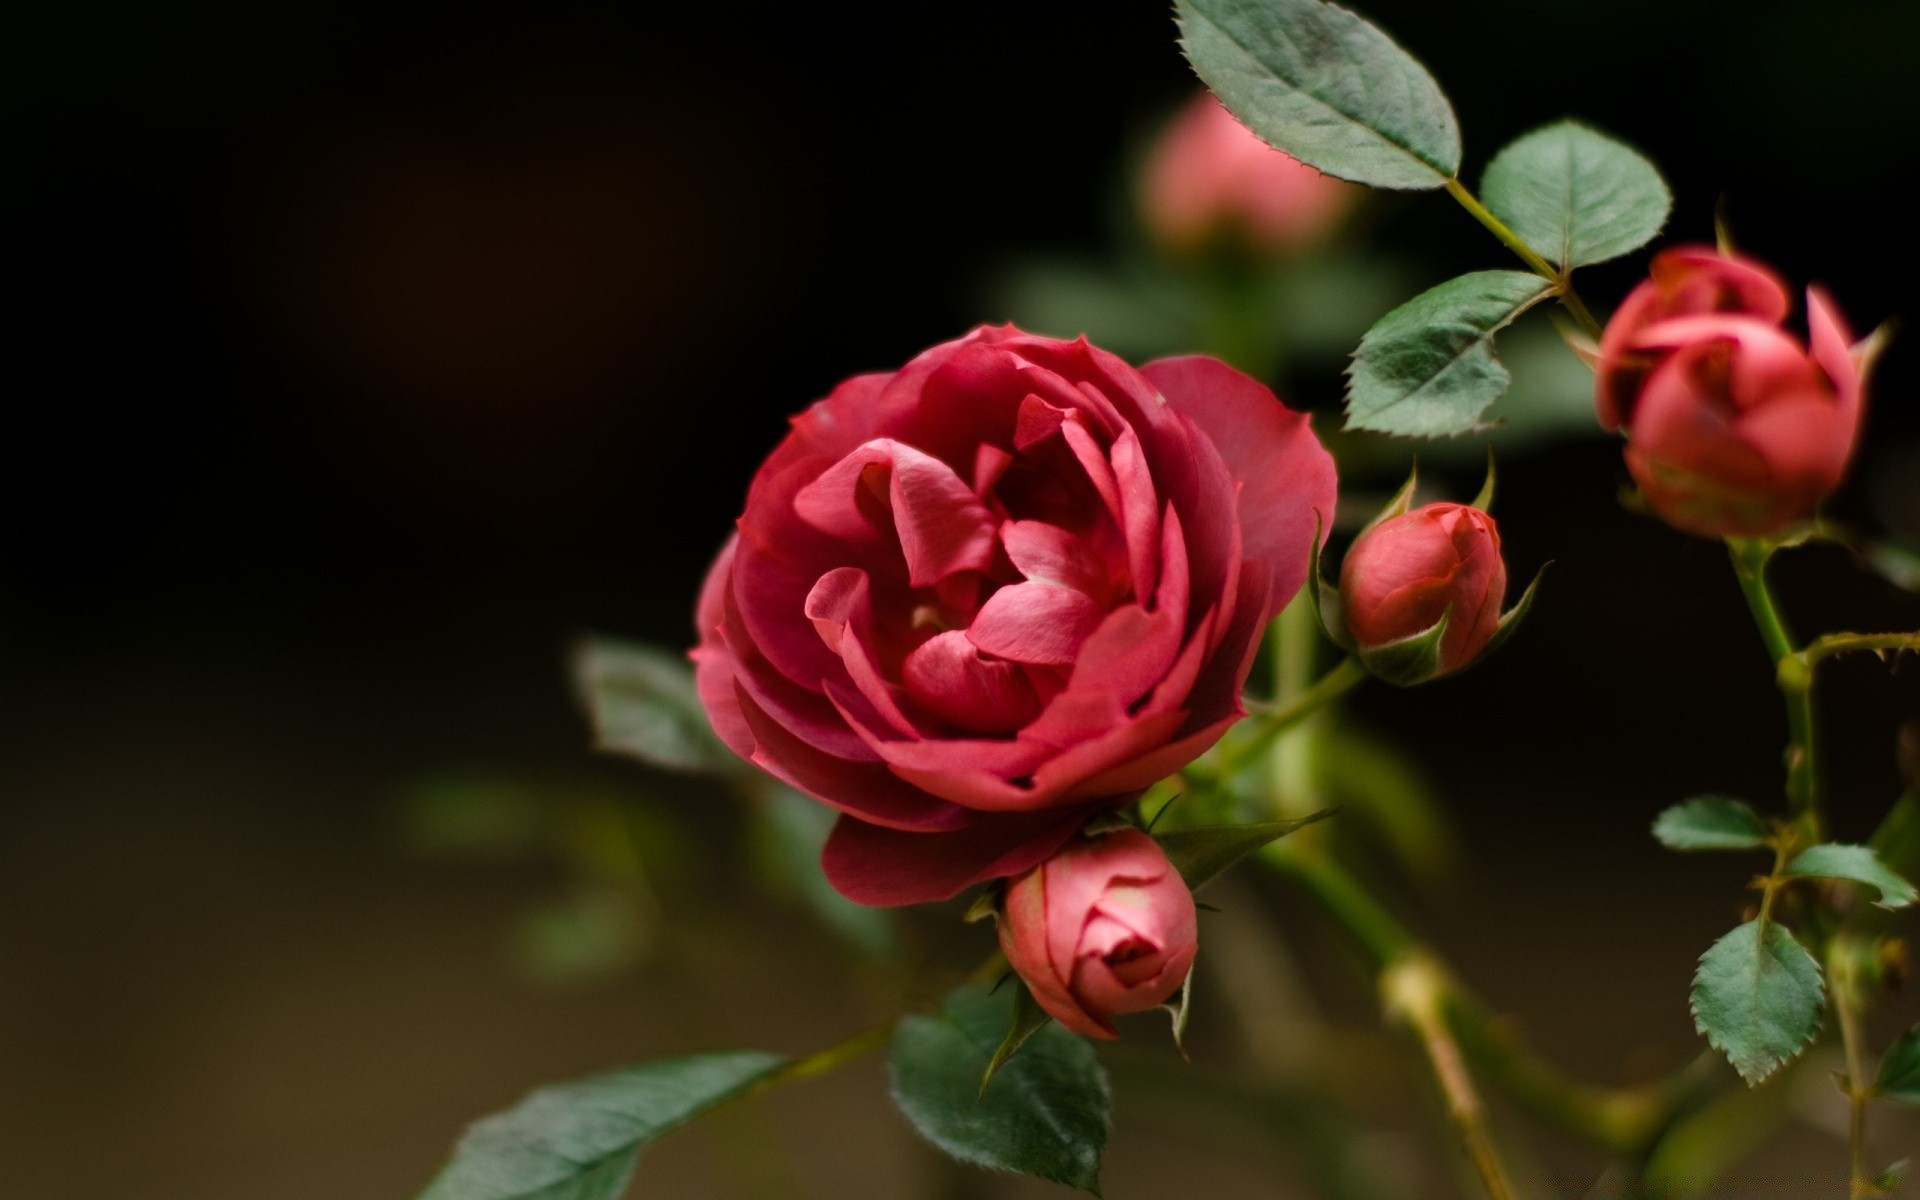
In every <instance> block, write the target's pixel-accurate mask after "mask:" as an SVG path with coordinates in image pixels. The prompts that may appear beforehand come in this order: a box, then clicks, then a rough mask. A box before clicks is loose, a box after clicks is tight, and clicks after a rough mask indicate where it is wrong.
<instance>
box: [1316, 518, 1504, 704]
mask: <svg viewBox="0 0 1920 1200" xmlns="http://www.w3.org/2000/svg"><path fill="white" fill-rule="evenodd" d="M1506 592H1507V564H1506V562H1505V561H1504V560H1502V558H1501V557H1500V530H1499V528H1498V527H1497V526H1495V524H1494V522H1493V518H1492V517H1491V516H1489V515H1488V514H1487V513H1485V512H1483V511H1481V510H1480V509H1477V508H1472V507H1470V506H1468V505H1465V504H1448V503H1439V504H1426V505H1422V506H1421V507H1419V508H1416V509H1413V510H1411V511H1409V512H1404V513H1401V514H1399V515H1398V516H1390V517H1388V518H1386V519H1385V520H1383V521H1381V522H1380V523H1379V524H1377V525H1374V526H1372V527H1371V528H1369V529H1368V530H1367V531H1366V532H1364V533H1362V534H1361V535H1360V536H1359V538H1357V539H1356V540H1355V541H1354V543H1353V548H1352V549H1350V550H1349V551H1347V558H1346V561H1345V562H1344V563H1342V564H1341V567H1340V612H1341V616H1342V618H1343V619H1344V620H1345V622H1346V630H1347V633H1348V635H1349V637H1350V638H1351V640H1352V643H1353V647H1354V651H1355V653H1357V654H1358V655H1359V656H1360V659H1361V661H1362V662H1364V663H1365V664H1366V665H1367V667H1368V668H1369V669H1370V670H1372V671H1373V672H1374V673H1375V674H1377V675H1380V676H1381V677H1382V678H1384V679H1386V680H1388V681H1389V682H1391V683H1398V684H1403V685H1406V684H1414V683H1424V682H1426V681H1427V680H1429V679H1434V678H1437V677H1439V676H1441V675H1445V674H1448V673H1449V672H1452V671H1457V670H1459V669H1460V668H1461V667H1464V666H1466V665H1467V664H1468V663H1470V662H1472V661H1473V660H1474V658H1475V657H1477V656H1478V655H1479V654H1480V653H1481V651H1483V650H1485V649H1486V647H1487V644H1488V643H1489V642H1491V641H1492V640H1493V638H1494V636H1495V634H1496V633H1498V632H1499V630H1500V627H1501V622H1502V618H1501V615H1500V604H1501V601H1502V599H1503V598H1504V597H1505V595H1506ZM1442 620H1445V622H1446V627H1445V629H1440V630H1439V631H1438V634H1437V636H1436V632H1435V631H1436V629H1438V627H1439V625H1440V623H1441V621H1442Z"/></svg>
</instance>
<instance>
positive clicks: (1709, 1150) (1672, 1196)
mask: <svg viewBox="0 0 1920 1200" xmlns="http://www.w3.org/2000/svg"><path fill="white" fill-rule="evenodd" d="M1811 1066H1812V1064H1811V1063H1809V1062H1807V1061H1804V1060H1803V1061H1801V1062H1795V1063H1789V1064H1787V1066H1786V1067H1785V1068H1783V1069H1782V1070H1781V1072H1780V1074H1779V1075H1778V1076H1776V1077H1775V1078H1774V1081H1773V1084H1772V1086H1771V1087H1763V1088H1730V1089H1721V1090H1720V1092H1719V1094H1718V1095H1715V1096H1713V1097H1712V1098H1711V1099H1709V1100H1707V1101H1706V1102H1705V1103H1704V1104H1702V1105H1701V1106H1700V1107H1699V1108H1697V1109H1695V1110H1693V1111H1692V1112H1688V1113H1685V1114H1684V1115H1682V1116H1681V1117H1680V1118H1679V1120H1677V1121H1675V1122H1674V1124H1673V1126H1672V1128H1670V1129H1668V1130H1667V1131H1666V1133H1665V1134H1663V1135H1662V1136H1661V1138H1660V1141H1659V1142H1658V1144H1656V1145H1655V1146H1654V1147H1653V1152H1652V1153H1651V1154H1650V1155H1649V1156H1648V1157H1647V1164H1646V1167H1645V1169H1644V1170H1643V1171H1642V1173H1641V1182H1642V1183H1643V1185H1644V1186H1645V1188H1646V1192H1647V1195H1648V1196H1649V1197H1650V1198H1651V1197H1658V1198H1659V1200H1692V1198H1693V1197H1697V1196H1705V1195H1709V1194H1712V1195H1723V1194H1724V1193H1723V1192H1721V1191H1720V1189H1719V1185H1720V1183H1721V1182H1722V1180H1723V1179H1724V1178H1725V1176H1726V1174H1727V1173H1728V1172H1729V1171H1731V1170H1732V1169H1733V1168H1734V1167H1736V1166H1738V1165H1739V1164H1740V1163H1742V1162H1744V1161H1745V1160H1747V1159H1748V1158H1750V1157H1752V1156H1753V1154H1754V1153H1755V1152H1757V1151H1759V1150H1760V1149H1761V1148H1762V1147H1764V1146H1766V1145H1767V1144H1768V1143H1769V1142H1771V1141H1772V1140H1773V1139H1774V1138H1776V1137H1778V1136H1779V1134H1780V1131H1781V1129H1782V1128H1784V1127H1785V1126H1786V1125H1787V1124H1789V1123H1790V1122H1791V1121H1792V1120H1793V1119H1794V1115H1795V1110H1794V1103H1795V1093H1796V1092H1797V1091H1798V1089H1797V1088H1796V1087H1795V1086H1794V1085H1795V1084H1796V1083H1797V1082H1799V1081H1798V1080H1797V1079H1794V1078H1792V1076H1794V1075H1795V1074H1796V1073H1804V1072H1806V1071H1807V1070H1809V1069H1811Z"/></svg>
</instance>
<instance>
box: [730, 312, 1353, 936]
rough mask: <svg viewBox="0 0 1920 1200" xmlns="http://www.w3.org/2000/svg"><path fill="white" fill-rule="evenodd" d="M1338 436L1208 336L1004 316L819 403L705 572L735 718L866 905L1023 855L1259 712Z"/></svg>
mask: <svg viewBox="0 0 1920 1200" xmlns="http://www.w3.org/2000/svg"><path fill="white" fill-rule="evenodd" d="M1333 503H1334V471H1333V460H1332V458H1331V457H1329V456H1328V454H1327V452H1326V450H1324V449H1323V448H1322V447H1321V445H1320V443H1319V442H1318V441H1317V440H1315V438H1314V436H1313V431H1312V430H1311V429H1310V428H1309V427H1308V423H1307V417H1306V416H1305V415H1304V414H1302V413H1297V412H1294V411H1292V410H1291V409H1288V408H1286V407H1285V406H1284V405H1282V404H1281V403H1280V402H1279V401H1278V400H1276V399H1275V398H1274V396H1273V393H1272V392H1270V391H1268V390H1267V389H1266V388H1265V387H1263V386H1262V385H1261V384H1259V383H1257V382H1255V381H1254V380H1252V379H1250V378H1248V377H1247V376H1245V375H1242V374H1240V373H1238V372H1236V371H1234V370H1233V369H1231V368H1230V367H1227V366H1226V365H1224V364H1222V363H1220V362H1217V361H1215V360H1213V359H1210V358H1175V359H1166V360H1162V361H1160V362H1157V363H1153V364H1150V365H1149V366H1147V367H1145V368H1142V369H1139V370H1136V369H1135V368H1133V367H1130V366H1128V365H1127V364H1126V363H1124V362H1122V361H1120V360H1119V359H1117V358H1115V357H1113V356H1112V355H1110V354H1108V353H1106V352H1105V351H1102V350H1099V349H1096V348H1095V347H1093V346H1091V345H1089V344H1088V343H1087V342H1086V341H1085V339H1081V340H1079V341H1073V342H1067V341H1060V340H1057V339H1054V338H1043V337H1033V336H1030V335H1028V334H1025V333H1021V332H1020V331H1019V330H1016V329H1013V328H1011V327H1006V328H1000V329H978V330H975V331H974V332H973V333H971V334H968V335H967V336H966V337H964V338H961V339H960V340H958V341H954V342H948V343H946V344H945V345H941V346H936V347H934V348H933V349H931V350H929V351H927V352H926V353H924V354H922V355H920V356H919V357H918V358H916V359H914V360H913V361H912V362H911V363H908V364H907V365H906V366H905V367H903V368H901V369H900V370H898V371H893V372H888V373H884V374H878V375H862V376H858V377H856V378H853V379H850V380H848V381H847V382H845V383H843V384H841V385H840V386H839V387H838V388H836V389H834V391H833V393H832V394H831V395H830V396H828V397H827V398H826V399H825V400H822V401H820V402H819V403H818V404H816V405H814V406H813V407H812V408H810V409H808V410H807V411H806V412H804V413H802V414H801V415H800V416H799V417H797V418H795V419H794V422H793V429H792V431H791V432H790V433H789V434H788V435H787V437H786V439H785V440H784V441H782V442H781V443H780V445H779V446H777V447H776V448H775V449H774V451H773V453H772V454H771V455H770V456H769V457H768V458H767V461H766V462H765V464H763V465H762V466H761V468H760V470H759V473H758V474H757V475H756V476H755V477H754V481H753V485H752V487H751V488H750V489H749V491H748V493H747V501H746V510H745V512H744V513H742V515H741V517H740V519H739V521H738V523H737V525H738V529H737V533H736V535H735V536H734V538H733V540H732V541H731V542H729V543H728V544H727V546H726V547H725V548H724V549H723V550H722V551H721V552H720V555H719V557H718V559H716V560H715V562H714V565H713V568H712V570H711V571H710V572H709V573H708V576H707V582H706V586H705V587H704V588H703V589H702V591H701V597H700V604H699V610H698V613H697V621H698V625H699V630H700V645H699V647H698V648H697V649H696V650H695V651H694V661H695V664H696V668H697V681H698V684H699V689H700V697H701V700H702V702H703V703H704V704H705V706H706V710H707V715H708V717H709V719H710V720H711V721H712V723H713V726H714V729H715V731H716V732H717V733H718V734H719V735H720V737H721V739H722V740H723V741H725V742H726V743H727V745H729V746H730V747H732V748H733V750H734V751H735V752H736V753H738V754H739V755H740V756H741V757H742V758H745V759H747V760H748V761H750V762H752V763H754V764H756V765H758V766H760V767H761V768H763V769H764V770H766V771H768V772H769V773H771V774H773V775H774V776H776V777H778V778H779V779H781V780H783V781H785V782H786V783H788V784H790V785H792V786H793V787H795V788H798V789H799V790H801V791H803V792H805V793H807V794H808V795H810V796H812V797H814V798H815V799H817V800H820V801H821V802H823V803H825V804H828V805H831V806H832V807H834V808H836V809H838V810H839V811H840V813H841V814H842V815H841V817H840V819H839V821H838V823H837V824H836V825H835V827H834V831H833V834H832V835H831V836H830V837H829V838H828V841H827V845H826V849H825V851H824V853H823V855H822V860H821V862H822V866H823V867H824V869H825V871H826V874H827V878H828V880H829V881H831V882H832V884H833V886H834V887H836V888H838V889H839V890H840V892H841V893H842V894H844V895H846V896H848V897H849V898H851V899H853V900H857V901H860V902H861V903H865V904H881V905H892V904H912V903H919V902H923V901H931V900H941V899H946V898H947V897H950V896H953V895H956V894H958V893H959V892H960V891H962V890H963V889H965V888H967V887H970V886H972V885H974V884H977V883H981V882H984V881H986V880H990V879H998V878H1004V877H1006V876H1009V875H1016V874H1019V873H1020V872H1022V871H1026V870H1028V869H1029V868H1031V867H1032V866H1033V865H1034V864H1036V863H1038V862H1040V861H1041V860H1042V859H1044V858H1046V857H1047V856H1048V855H1049V854H1052V853H1053V852H1054V851H1055V850H1057V849H1058V848H1059V847H1060V846H1062V845H1064V844H1065V843H1066V841H1067V840H1068V839H1069V838H1071V837H1073V836H1074V835H1075V834H1076V833H1077V832H1078V831H1079V829H1080V827H1081V826H1082V825H1083V824H1085V823H1086V821H1087V819H1088V817H1089V816H1090V815H1092V814H1094V813H1096V812H1099V811H1100V810H1102V809H1107V808H1113V807H1116V806H1119V805H1122V804H1126V803H1130V802H1131V801H1132V799H1133V798H1134V797H1136V796H1137V795H1139V794H1140V792H1141V791H1142V790H1144V789H1145V788H1147V787H1149V786H1150V785H1152V784H1153V783H1155V782H1156V781H1158V780H1160V779H1161V778H1163V777H1165V776H1166V775H1168V774H1170V773H1172V772H1174V771H1176V770H1178V769H1179V768H1181V767H1183V766H1185V765H1186V764H1187V763H1189V762H1191V761H1193V760H1194V759H1195V758H1197V757H1199V756H1200V755H1201V754H1202V753H1204V752H1205V751H1206V750H1207V749H1208V748H1209V747H1211V746H1212V745H1213V744H1214V742H1216V741H1218V740H1219V738H1220V735H1221V734H1222V733H1224V732H1225V731H1226V729H1227V727H1228V726H1230V725H1232V724H1233V723H1234V722H1235V721H1237V720H1239V719H1240V718H1241V717H1242V716H1244V715H1245V711H1246V710H1245V708H1244V707H1243V705H1242V703H1241V690H1242V687H1243V686H1244V684H1245V683H1246V679H1247V674H1248V671H1249V670H1250V668H1251V666H1252V662H1253V656H1254V652H1255V649H1256V647H1257V646H1258V643H1259V640H1260V634H1261V631H1262V629H1263V628H1264V627H1265V625H1266V623H1267V621H1268V620H1270V619H1271V618H1272V617H1273V616H1274V614H1275V613H1277V612H1278V611H1279V610H1280V608H1281V607H1282V606H1283V605H1284V604H1285V603H1286V602H1287V601H1288V600H1289V599H1290V598H1291V597H1292V596H1293V595H1294V593H1295V592H1297V591H1298V590H1299V588H1300V585H1301V583H1302V582H1303V581H1304V579H1305V578H1306V572H1307V560H1308V556H1309V550H1310V549H1311V548H1313V547H1314V546H1316V545H1317V541H1316V530H1317V529H1318V528H1319V526H1320V525H1321V524H1322V523H1324V522H1325V521H1327V520H1328V519H1329V518H1330V517H1331V514H1332V512H1333Z"/></svg>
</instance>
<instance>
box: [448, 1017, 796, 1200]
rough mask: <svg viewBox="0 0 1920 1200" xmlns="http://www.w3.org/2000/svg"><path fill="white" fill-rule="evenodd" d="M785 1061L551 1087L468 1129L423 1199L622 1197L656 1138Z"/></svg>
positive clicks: (721, 1060)
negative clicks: (639, 1162)
mask: <svg viewBox="0 0 1920 1200" xmlns="http://www.w3.org/2000/svg"><path fill="white" fill-rule="evenodd" d="M785 1061H786V1060H784V1059H782V1058H780V1057H779V1056H777V1055H773V1054H761V1053H757V1052H754V1051H739V1052H735V1053H727V1054H699V1055H695V1056H693V1057H691V1058H676V1059H669V1060H667V1061H665V1062H657V1063H647V1064H644V1065H642V1066H637V1067H628V1068H627V1069H625V1070H621V1071H613V1072H610V1073H608V1074H605V1075H597V1076H593V1077H591V1078H588V1079H582V1080H578V1081H576V1082H573V1083H563V1084H559V1085H557V1086H554V1087H547V1088H541V1089H540V1090H539V1091H537V1092H534V1093H533V1094H532V1095H530V1096H528V1097H527V1098H526V1099H524V1100H522V1101H521V1102H520V1103H519V1104H516V1105H515V1106H513V1107H512V1108H510V1109H508V1110H507V1111H505V1112H503V1113H499V1114H497V1115H495V1116H491V1117H488V1118H486V1119H485V1120H482V1121H480V1122H478V1123H476V1124H475V1125H474V1126H473V1127H472V1128H470V1129H468V1130H467V1133H466V1136H465V1137H463V1138H461V1139H460V1144H459V1145H458V1146H457V1147H455V1148H454V1152H453V1161H452V1162H450V1163H448V1164H447V1166H446V1168H445V1169H444V1170H442V1171H441V1172H440V1174H439V1176H437V1177H436V1178H435V1179H434V1181H433V1182H432V1183H430V1184H428V1185H427V1190H426V1191H424V1192H422V1193H420V1196H419V1200H616V1198H617V1197H618V1196H619V1195H620V1194H621V1193H622V1192H624V1191H625V1190H626V1186H627V1180H628V1178H629V1177H631V1176H632V1174H633V1166H634V1163H635V1162H636V1161H638V1160H639V1157H640V1151H641V1149H642V1148H644V1147H645V1146H646V1144H647V1143H648V1142H651V1141H652V1140H653V1139H655V1138H657V1137H659V1136H660V1135H661V1134H663V1133H665V1132H667V1131H668V1130H670V1129H673V1128H674V1127H676V1126H678V1125H682V1124H685V1123H686V1122H687V1121H689V1120H691V1119H692V1118H694V1117H696V1116H698V1115H700V1114H701V1113H703V1112H705V1111H706V1110H707V1109H710V1108H712V1107H714V1106H715V1105H717V1104H720V1103H722V1102H724V1101H726V1100H729V1099H732V1098H733V1097H734V1096H737V1095H739V1094H740V1093H741V1092H743V1091H745V1090H746V1089H747V1088H750V1087H752V1086H753V1085H754V1084H755V1083H758V1082H759V1081H760V1080H762V1079H765V1078H766V1077H767V1076H769V1075H771V1074H773V1073H774V1072H775V1071H777V1070H779V1069H780V1067H781V1066H782V1064H783V1063H784V1062H785Z"/></svg>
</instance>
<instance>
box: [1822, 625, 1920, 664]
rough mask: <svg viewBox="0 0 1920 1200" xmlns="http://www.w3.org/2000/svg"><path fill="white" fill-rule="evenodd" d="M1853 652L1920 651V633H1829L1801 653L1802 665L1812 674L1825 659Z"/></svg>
mask: <svg viewBox="0 0 1920 1200" xmlns="http://www.w3.org/2000/svg"><path fill="white" fill-rule="evenodd" d="M1853 650H1866V651H1871V652H1872V653H1874V654H1887V653H1897V652H1899V651H1902V650H1913V651H1920V633H1829V634H1827V635H1826V636H1825V637H1817V638H1815V639H1813V640H1812V641H1811V642H1808V643H1807V648H1806V649H1804V650H1802V651H1800V656H1799V657H1800V665H1801V666H1803V667H1805V668H1806V670H1807V671H1808V672H1809V673H1811V672H1812V670H1813V669H1814V668H1815V667H1816V666H1818V665H1820V663H1821V662H1822V661H1824V660H1825V659H1829V658H1832V657H1833V656H1834V655H1836V654H1845V653H1847V652H1849V651H1853Z"/></svg>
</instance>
